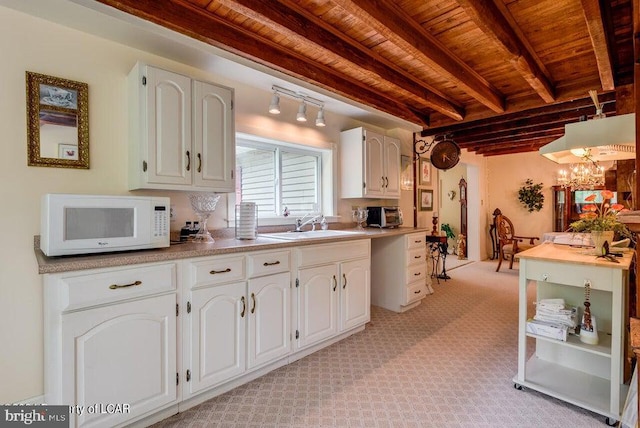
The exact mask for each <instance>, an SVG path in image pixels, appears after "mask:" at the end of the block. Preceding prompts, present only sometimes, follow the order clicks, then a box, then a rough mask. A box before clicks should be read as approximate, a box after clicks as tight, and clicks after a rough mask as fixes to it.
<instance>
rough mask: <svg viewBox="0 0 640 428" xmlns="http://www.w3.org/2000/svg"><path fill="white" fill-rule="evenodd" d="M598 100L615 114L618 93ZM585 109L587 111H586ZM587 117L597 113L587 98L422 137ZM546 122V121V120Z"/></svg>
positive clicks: (430, 130) (442, 128)
mask: <svg viewBox="0 0 640 428" xmlns="http://www.w3.org/2000/svg"><path fill="white" fill-rule="evenodd" d="M598 99H599V100H600V103H602V104H604V108H605V109H607V112H615V108H613V107H612V105H615V103H614V102H615V100H616V93H615V91H613V92H607V93H604V94H599V95H598ZM584 109H587V110H586V111H585V110H584ZM583 111H584V114H587V115H592V114H594V113H595V106H594V105H593V100H592V99H591V98H589V97H587V98H579V99H576V100H572V101H567V102H563V103H556V104H552V105H548V106H544V107H537V108H533V109H529V110H524V111H519V112H515V113H509V114H503V115H500V116H494V117H490V118H487V119H479V120H474V121H470V122H464V123H459V124H453V125H446V126H439V127H433V128H427V129H425V130H423V131H422V132H421V134H420V135H421V136H422V137H428V136H431V135H437V134H448V133H459V132H463V131H471V130H473V129H477V128H486V127H488V126H494V125H499V124H504V128H505V129H508V128H509V127H510V126H512V125H511V124H513V123H514V122H516V121H519V120H525V121H526V120H530V119H532V118H534V117H536V116H548V117H549V118H551V119H553V117H554V116H555V115H559V114H564V113H566V112H583ZM575 116H576V120H578V119H577V118H578V117H579V116H580V114H575ZM545 120H546V119H545Z"/></svg>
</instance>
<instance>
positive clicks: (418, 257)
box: [413, 256, 422, 259]
mask: <svg viewBox="0 0 640 428" xmlns="http://www.w3.org/2000/svg"><path fill="white" fill-rule="evenodd" d="M413 258H414V259H421V258H422V256H413Z"/></svg>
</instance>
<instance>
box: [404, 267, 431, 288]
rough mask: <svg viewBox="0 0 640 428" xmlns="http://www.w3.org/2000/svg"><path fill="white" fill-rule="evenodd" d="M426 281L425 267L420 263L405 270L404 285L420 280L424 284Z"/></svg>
mask: <svg viewBox="0 0 640 428" xmlns="http://www.w3.org/2000/svg"><path fill="white" fill-rule="evenodd" d="M426 279H427V265H426V263H421V264H419V265H415V266H409V267H408V268H407V281H406V284H410V283H412V282H414V281H419V280H422V282H424V281H425V280H426Z"/></svg>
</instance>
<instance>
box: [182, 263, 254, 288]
mask: <svg viewBox="0 0 640 428" xmlns="http://www.w3.org/2000/svg"><path fill="white" fill-rule="evenodd" d="M189 269H190V271H191V278H192V281H191V284H193V286H194V287H199V286H201V285H214V284H224V283H226V282H231V281H238V280H242V279H244V278H245V267H244V256H233V257H215V258H210V259H205V260H202V261H197V262H192V263H190V268H189Z"/></svg>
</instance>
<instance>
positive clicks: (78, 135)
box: [26, 71, 89, 169]
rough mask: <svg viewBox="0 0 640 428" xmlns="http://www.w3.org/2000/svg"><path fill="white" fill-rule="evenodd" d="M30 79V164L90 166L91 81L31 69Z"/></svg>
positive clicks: (27, 75) (63, 166) (28, 130)
mask: <svg viewBox="0 0 640 428" xmlns="http://www.w3.org/2000/svg"><path fill="white" fill-rule="evenodd" d="M26 80H27V82H26V83H27V155H28V163H27V164H28V165H29V166H49V167H57V168H81V169H89V87H88V85H87V84H86V83H82V82H76V81H73V80H67V79H62V78H59V77H53V76H47V75H44V74H38V73H33V72H30V71H27V72H26ZM74 146H75V147H76V149H75V150H74V148H73V147H74ZM61 148H65V149H66V150H62V149H61ZM71 153H72V154H71ZM61 154H62V155H61ZM70 154H71V155H70Z"/></svg>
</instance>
